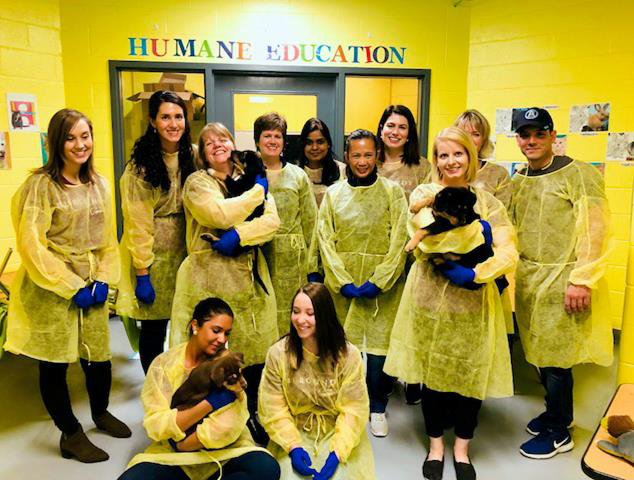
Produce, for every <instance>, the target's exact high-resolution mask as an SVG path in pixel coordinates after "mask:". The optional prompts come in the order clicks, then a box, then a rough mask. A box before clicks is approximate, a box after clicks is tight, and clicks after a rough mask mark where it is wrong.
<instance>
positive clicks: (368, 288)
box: [359, 280, 381, 298]
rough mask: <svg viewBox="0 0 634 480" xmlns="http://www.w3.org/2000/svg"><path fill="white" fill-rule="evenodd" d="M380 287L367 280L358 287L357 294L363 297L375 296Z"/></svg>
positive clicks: (379, 291) (377, 294)
mask: <svg viewBox="0 0 634 480" xmlns="http://www.w3.org/2000/svg"><path fill="white" fill-rule="evenodd" d="M379 293H381V289H380V288H379V287H377V286H376V285H375V284H374V283H372V282H370V281H369V280H368V281H367V282H365V283H364V284H363V285H361V286H360V287H359V295H360V296H361V297H365V298H376V297H378V296H379Z"/></svg>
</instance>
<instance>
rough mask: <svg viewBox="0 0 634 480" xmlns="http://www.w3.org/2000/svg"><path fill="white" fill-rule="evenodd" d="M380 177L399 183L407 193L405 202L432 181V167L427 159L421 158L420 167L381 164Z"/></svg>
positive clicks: (401, 164)
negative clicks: (417, 188)
mask: <svg viewBox="0 0 634 480" xmlns="http://www.w3.org/2000/svg"><path fill="white" fill-rule="evenodd" d="M378 168H379V175H382V176H384V177H385V178H389V179H390V180H392V181H394V182H396V183H398V184H399V185H400V186H401V188H402V189H403V191H404V192H405V200H407V201H409V196H410V195H411V194H412V192H413V191H414V189H415V188H416V187H418V186H419V185H420V184H421V183H429V182H430V181H431V165H430V163H429V161H428V160H427V159H426V158H425V157H420V163H419V164H418V165H405V164H404V163H379V165H378Z"/></svg>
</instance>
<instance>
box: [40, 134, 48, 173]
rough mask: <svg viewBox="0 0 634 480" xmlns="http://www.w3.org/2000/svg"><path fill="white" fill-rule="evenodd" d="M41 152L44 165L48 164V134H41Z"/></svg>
mask: <svg viewBox="0 0 634 480" xmlns="http://www.w3.org/2000/svg"><path fill="white" fill-rule="evenodd" d="M40 150H41V151H42V165H46V164H47V163H48V133H46V132H41V133H40Z"/></svg>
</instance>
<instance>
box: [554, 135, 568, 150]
mask: <svg viewBox="0 0 634 480" xmlns="http://www.w3.org/2000/svg"><path fill="white" fill-rule="evenodd" d="M567 145H568V137H567V136H566V135H565V134H563V133H560V134H558V135H557V138H556V139H555V141H554V142H553V153H554V154H555V155H565V154H566V147H567Z"/></svg>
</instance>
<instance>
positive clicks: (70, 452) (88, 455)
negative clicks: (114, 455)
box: [59, 427, 110, 463]
mask: <svg viewBox="0 0 634 480" xmlns="http://www.w3.org/2000/svg"><path fill="white" fill-rule="evenodd" d="M59 450H60V452H61V454H62V457H64V458H72V457H75V458H76V459H77V460H79V461H80V462H82V463H97V462H105V461H106V460H108V458H110V457H109V456H108V454H107V453H106V452H104V451H103V450H102V449H101V448H99V447H97V446H96V445H95V444H94V443H92V442H91V441H90V440H88V437H87V436H86V434H85V433H84V430H83V429H82V428H81V427H79V429H78V430H77V431H76V432H75V433H73V434H72V435H66V434H64V433H62V437H61V438H60V439H59Z"/></svg>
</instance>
